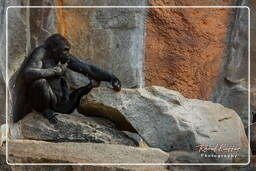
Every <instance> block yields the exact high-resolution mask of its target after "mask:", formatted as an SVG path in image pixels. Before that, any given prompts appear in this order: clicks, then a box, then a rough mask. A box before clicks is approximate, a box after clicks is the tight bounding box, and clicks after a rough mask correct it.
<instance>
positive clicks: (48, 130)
mask: <svg viewBox="0 0 256 171" xmlns="http://www.w3.org/2000/svg"><path fill="white" fill-rule="evenodd" d="M57 119H58V121H59V122H58V124H56V125H52V124H50V123H49V121H48V120H47V119H45V118H44V117H43V116H42V115H39V114H35V113H30V114H29V115H27V116H26V117H25V118H24V119H22V120H21V121H20V122H19V123H18V124H19V127H20V131H19V132H20V134H21V137H23V138H24V139H33V140H45V141H56V142H93V143H108V144H125V145H130V146H138V143H136V141H135V140H133V139H132V138H130V137H128V136H127V135H126V134H125V133H123V132H121V131H118V130H116V129H115V126H114V124H113V123H112V122H110V121H108V120H104V119H101V118H92V117H85V116H83V115H79V114H72V115H65V114H59V115H58V116H57Z"/></svg>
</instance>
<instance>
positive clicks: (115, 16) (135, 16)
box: [55, 0, 146, 88]
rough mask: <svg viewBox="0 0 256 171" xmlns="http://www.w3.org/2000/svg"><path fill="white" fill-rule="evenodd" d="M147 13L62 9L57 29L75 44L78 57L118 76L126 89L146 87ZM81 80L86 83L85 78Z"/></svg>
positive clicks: (62, 2) (61, 1) (112, 0)
mask: <svg viewBox="0 0 256 171" xmlns="http://www.w3.org/2000/svg"><path fill="white" fill-rule="evenodd" d="M55 2H56V5H64V6H67V5H71V6H76V5H84V6H87V5H114V4H116V5H145V4H146V0H142V1H129V2H128V1H127V2H126V1H115V0H108V1H102V0H100V1H97V2H96V1H88V0H87V1H68V0H57V1H55ZM144 13H145V10H143V9H125V8H119V9H111V8H108V9H107V8H105V9H103V8H101V9H100V8H99V9H95V8H94V9H93V8H88V9H85V8H78V9H65V8H64V9H61V8H60V9H57V16H56V19H57V21H56V22H57V23H56V24H57V26H56V27H57V31H58V32H59V33H61V34H63V35H64V36H65V37H66V38H67V39H68V40H69V41H70V42H71V44H72V49H71V51H72V53H73V54H74V55H77V56H80V57H81V58H82V59H83V60H85V61H87V62H88V63H91V64H94V65H97V66H99V67H101V68H103V69H105V70H107V71H110V72H112V73H114V74H115V75H117V76H118V77H119V78H120V80H121V81H122V84H123V87H128V88H135V87H141V86H142V79H143V73H142V68H143V57H144V33H145V31H144V30H145V28H144V20H145V14H144ZM74 78H76V79H77V78H78V77H74ZM78 79H79V78H78ZM79 80H81V84H84V83H83V82H84V80H83V78H80V79H79ZM76 82H77V81H76ZM72 83H75V81H73V82H72ZM74 85H75V86H76V84H74ZM80 86H81V85H80Z"/></svg>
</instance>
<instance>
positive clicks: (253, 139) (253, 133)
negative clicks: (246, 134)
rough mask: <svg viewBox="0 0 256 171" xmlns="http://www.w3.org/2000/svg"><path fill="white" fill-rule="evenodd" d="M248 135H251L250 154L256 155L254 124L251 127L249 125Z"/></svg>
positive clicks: (255, 125) (255, 130) (255, 127)
mask: <svg viewBox="0 0 256 171" xmlns="http://www.w3.org/2000/svg"><path fill="white" fill-rule="evenodd" d="M250 131H251V132H250V133H251V137H250V139H251V144H250V145H251V150H252V153H253V154H254V155H255V154H256V122H254V123H253V124H252V125H250Z"/></svg>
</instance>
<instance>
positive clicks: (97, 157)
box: [9, 140, 168, 169]
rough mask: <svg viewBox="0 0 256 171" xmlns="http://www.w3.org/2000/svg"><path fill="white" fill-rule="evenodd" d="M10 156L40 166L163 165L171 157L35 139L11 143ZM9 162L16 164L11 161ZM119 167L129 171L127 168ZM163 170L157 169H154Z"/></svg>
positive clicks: (150, 151) (116, 147)
mask: <svg viewBox="0 0 256 171" xmlns="http://www.w3.org/2000/svg"><path fill="white" fill-rule="evenodd" d="M9 155H10V156H14V157H20V158H21V161H22V160H23V161H24V162H25V161H26V160H27V161H26V162H29V158H32V159H35V160H37V163H40V162H45V161H49V162H55V161H62V162H65V163H164V162H165V161H166V160H167V158H168V154H167V153H165V152H163V151H161V150H159V149H154V148H135V147H129V146H123V145H111V144H95V143H50V142H44V141H32V140H15V141H10V142H9ZM32 161H33V160H32ZM9 162H16V161H13V160H12V158H10V160H9ZM120 167H121V168H122V167H123V168H126V167H125V166H120ZM151 167H154V166H151ZM163 167H164V166H155V169H157V168H163ZM128 168H129V166H128ZM131 168H132V166H131Z"/></svg>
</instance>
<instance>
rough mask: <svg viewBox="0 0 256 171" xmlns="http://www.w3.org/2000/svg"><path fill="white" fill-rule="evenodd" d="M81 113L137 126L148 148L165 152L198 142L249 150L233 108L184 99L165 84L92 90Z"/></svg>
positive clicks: (190, 148) (194, 147) (187, 148)
mask: <svg viewBox="0 0 256 171" xmlns="http://www.w3.org/2000/svg"><path fill="white" fill-rule="evenodd" d="M79 111H80V112H81V113H85V114H86V113H87V114H88V113H90V114H93V115H95V116H103V117H107V118H109V119H111V120H112V121H113V122H115V123H116V124H117V125H118V127H119V129H122V128H123V129H128V130H129V128H132V129H131V130H133V129H135V130H136V131H137V132H138V134H139V135H140V136H141V137H142V138H143V139H144V140H145V142H146V143H147V144H148V145H149V146H151V147H158V148H161V149H163V150H165V151H172V150H185V151H195V150H198V147H197V146H198V145H202V144H204V145H208V146H214V147H215V146H216V145H221V144H226V145H232V146H235V147H239V148H241V149H240V150H239V153H241V154H247V152H248V141H247V137H246V135H245V131H244V127H243V124H242V122H241V119H240V117H239V116H238V115H237V113H236V112H235V111H234V110H231V109H228V108H225V107H223V106H222V105H220V104H217V103H212V102H209V101H202V100H197V99H187V98H185V97H184V96H182V95H181V94H180V93H179V92H176V91H172V90H168V89H166V88H163V87H158V86H153V87H147V88H139V89H122V91H120V92H118V93H115V92H114V91H113V90H111V89H108V88H97V89H93V90H92V91H91V92H90V93H89V94H88V95H86V96H85V97H84V98H83V99H82V100H81V104H80V108H79ZM93 111H94V112H93ZM124 123H126V124H124ZM128 126H130V127H128Z"/></svg>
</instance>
